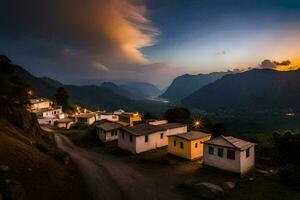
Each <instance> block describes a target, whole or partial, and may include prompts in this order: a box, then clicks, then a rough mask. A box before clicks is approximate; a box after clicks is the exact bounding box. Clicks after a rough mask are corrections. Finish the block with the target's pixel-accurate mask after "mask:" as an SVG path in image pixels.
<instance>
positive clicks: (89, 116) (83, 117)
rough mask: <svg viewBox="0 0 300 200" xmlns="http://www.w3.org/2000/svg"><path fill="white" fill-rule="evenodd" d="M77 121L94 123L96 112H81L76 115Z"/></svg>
mask: <svg viewBox="0 0 300 200" xmlns="http://www.w3.org/2000/svg"><path fill="white" fill-rule="evenodd" d="M74 118H75V121H76V122H81V123H87V124H88V125H91V124H93V123H94V122H95V121H96V114H95V113H81V114H79V115H75V116H74Z"/></svg>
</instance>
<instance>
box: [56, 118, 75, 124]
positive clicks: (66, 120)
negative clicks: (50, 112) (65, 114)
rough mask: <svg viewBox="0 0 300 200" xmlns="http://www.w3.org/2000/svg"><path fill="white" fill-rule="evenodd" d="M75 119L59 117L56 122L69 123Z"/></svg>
mask: <svg viewBox="0 0 300 200" xmlns="http://www.w3.org/2000/svg"><path fill="white" fill-rule="evenodd" d="M73 121H74V120H73V119H70V118H63V119H59V120H57V121H56V122H57V123H69V122H73Z"/></svg>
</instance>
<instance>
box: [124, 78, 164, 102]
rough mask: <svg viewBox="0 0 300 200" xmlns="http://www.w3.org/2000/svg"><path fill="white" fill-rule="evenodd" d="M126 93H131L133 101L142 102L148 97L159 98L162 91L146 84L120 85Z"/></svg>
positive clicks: (130, 83) (127, 83)
mask: <svg viewBox="0 0 300 200" xmlns="http://www.w3.org/2000/svg"><path fill="white" fill-rule="evenodd" d="M120 87H121V88H123V89H124V90H126V91H129V92H130V93H131V95H132V98H133V99H136V100H141V99H147V98H148V97H153V96H158V95H160V94H161V90H160V89H158V88H157V87H156V86H155V85H153V84H151V83H146V82H126V83H123V84H122V85H120Z"/></svg>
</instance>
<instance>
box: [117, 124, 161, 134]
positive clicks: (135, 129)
mask: <svg viewBox="0 0 300 200" xmlns="http://www.w3.org/2000/svg"><path fill="white" fill-rule="evenodd" d="M122 129H123V130H124V131H126V132H128V133H131V134H132V135H136V136H140V135H148V134H151V133H155V132H159V131H164V130H165V129H164V128H162V127H160V126H156V125H150V124H138V125H136V126H130V127H123V128H122Z"/></svg>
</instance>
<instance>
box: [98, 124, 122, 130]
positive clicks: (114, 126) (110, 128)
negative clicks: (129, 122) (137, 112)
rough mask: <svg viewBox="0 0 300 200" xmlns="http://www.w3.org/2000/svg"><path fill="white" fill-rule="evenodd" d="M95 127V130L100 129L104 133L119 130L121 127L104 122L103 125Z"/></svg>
mask: <svg viewBox="0 0 300 200" xmlns="http://www.w3.org/2000/svg"><path fill="white" fill-rule="evenodd" d="M96 127H97V128H101V129H103V130H104V131H111V130H115V129H118V128H121V127H122V125H121V124H118V123H113V122H104V123H102V124H100V125H97V126H96Z"/></svg>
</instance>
